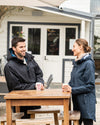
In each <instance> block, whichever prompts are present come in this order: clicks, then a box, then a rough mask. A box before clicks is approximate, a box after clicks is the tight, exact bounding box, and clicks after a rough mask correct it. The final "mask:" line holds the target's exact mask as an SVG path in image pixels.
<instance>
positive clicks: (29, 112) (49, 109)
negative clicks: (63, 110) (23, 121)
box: [27, 108, 60, 125]
mask: <svg viewBox="0 0 100 125" xmlns="http://www.w3.org/2000/svg"><path fill="white" fill-rule="evenodd" d="M39 113H53V114H54V123H55V125H58V124H59V123H58V113H60V110H59V109H52V108H48V109H45V108H41V109H36V110H28V111H27V114H30V117H31V118H35V114H39Z"/></svg>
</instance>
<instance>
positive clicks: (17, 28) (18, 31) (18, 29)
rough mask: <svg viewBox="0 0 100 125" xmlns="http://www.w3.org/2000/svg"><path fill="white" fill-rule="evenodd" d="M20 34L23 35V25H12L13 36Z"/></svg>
mask: <svg viewBox="0 0 100 125" xmlns="http://www.w3.org/2000/svg"><path fill="white" fill-rule="evenodd" d="M16 36H20V37H23V32H22V26H13V27H12V38H13V37H16Z"/></svg>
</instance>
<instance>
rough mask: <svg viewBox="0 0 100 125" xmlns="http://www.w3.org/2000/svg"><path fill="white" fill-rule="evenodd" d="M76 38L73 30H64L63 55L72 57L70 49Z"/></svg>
mask: <svg viewBox="0 0 100 125" xmlns="http://www.w3.org/2000/svg"><path fill="white" fill-rule="evenodd" d="M75 38H76V29H75V28H66V39H65V55H73V53H72V47H73V43H74V41H75Z"/></svg>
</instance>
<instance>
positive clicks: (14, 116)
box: [0, 112, 24, 125]
mask: <svg viewBox="0 0 100 125" xmlns="http://www.w3.org/2000/svg"><path fill="white" fill-rule="evenodd" d="M22 116H24V113H23V112H20V113H13V114H12V121H13V124H12V125H16V119H20V118H21V117H22ZM0 122H1V125H5V122H6V114H4V115H2V116H0Z"/></svg>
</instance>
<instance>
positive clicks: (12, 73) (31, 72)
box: [4, 49, 44, 91]
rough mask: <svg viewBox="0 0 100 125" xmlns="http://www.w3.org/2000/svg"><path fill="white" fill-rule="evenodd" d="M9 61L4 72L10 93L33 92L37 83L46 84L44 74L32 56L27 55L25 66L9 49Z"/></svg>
mask: <svg viewBox="0 0 100 125" xmlns="http://www.w3.org/2000/svg"><path fill="white" fill-rule="evenodd" d="M7 60H8V63H7V64H6V66H5V68H4V72H5V77H6V81H7V86H8V89H9V91H12V90H32V89H35V83H36V82H41V83H43V84H44V81H43V73H42V71H41V69H40V67H39V66H38V64H37V63H36V62H35V60H34V57H33V56H32V55H31V54H28V53H26V56H25V60H26V62H27V63H26V64H25V63H24V61H23V60H20V59H18V58H17V57H16V56H15V55H14V52H13V50H12V49H9V53H8V57H7Z"/></svg>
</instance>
